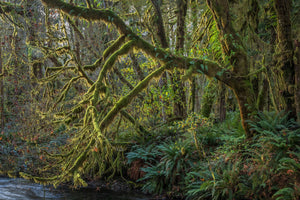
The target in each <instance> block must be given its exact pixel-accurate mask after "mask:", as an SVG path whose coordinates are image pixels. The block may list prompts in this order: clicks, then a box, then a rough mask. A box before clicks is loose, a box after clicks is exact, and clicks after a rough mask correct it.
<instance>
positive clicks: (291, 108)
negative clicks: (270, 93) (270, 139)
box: [274, 0, 297, 119]
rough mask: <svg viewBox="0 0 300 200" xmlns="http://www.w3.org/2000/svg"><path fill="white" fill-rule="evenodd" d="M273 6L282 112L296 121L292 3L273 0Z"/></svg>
mask: <svg viewBox="0 0 300 200" xmlns="http://www.w3.org/2000/svg"><path fill="white" fill-rule="evenodd" d="M274 5H275V10H276V14H277V39H278V52H276V53H277V54H276V59H277V67H278V68H279V69H280V70H281V71H282V77H281V78H282V79H283V80H284V83H285V84H284V85H282V88H281V93H282V96H283V98H284V101H285V107H284V110H285V111H286V112H287V113H289V118H290V119H292V118H293V119H296V118H297V113H296V105H295V88H296V86H295V65H294V61H293V56H294V48H293V41H292V24H291V17H290V11H291V7H292V1H291V0H286V1H282V0H275V1H274Z"/></svg>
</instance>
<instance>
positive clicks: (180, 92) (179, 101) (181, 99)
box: [172, 0, 187, 118]
mask: <svg viewBox="0 0 300 200" xmlns="http://www.w3.org/2000/svg"><path fill="white" fill-rule="evenodd" d="M177 7H178V12H177V31H176V47H175V48H176V51H177V52H178V53H179V54H180V55H182V54H183V52H184V40H185V38H184V37H185V30H184V29H185V17H186V13H187V1H186V0H177ZM172 84H173V91H174V93H175V95H174V110H173V114H174V115H175V116H176V117H181V118H184V117H186V115H187V111H186V110H187V109H186V95H185V90H184V83H182V81H181V78H180V72H179V71H177V70H176V69H175V70H174V73H173V77H172Z"/></svg>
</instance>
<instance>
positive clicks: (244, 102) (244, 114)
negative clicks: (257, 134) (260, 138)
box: [232, 78, 257, 138]
mask: <svg viewBox="0 0 300 200" xmlns="http://www.w3.org/2000/svg"><path fill="white" fill-rule="evenodd" d="M249 83H250V80H249V79H247V78H240V80H237V81H236V82H235V84H234V85H233V88H232V89H233V91H234V94H235V96H236V98H237V101H238V105H239V109H240V116H241V122H242V126H243V128H244V130H245V133H246V137H247V138H251V137H253V135H254V132H253V131H251V130H250V126H249V121H254V116H255V115H256V114H257V107H256V98H255V92H254V90H253V89H252V87H249V86H248V85H249Z"/></svg>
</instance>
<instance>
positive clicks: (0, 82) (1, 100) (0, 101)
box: [0, 40, 5, 131]
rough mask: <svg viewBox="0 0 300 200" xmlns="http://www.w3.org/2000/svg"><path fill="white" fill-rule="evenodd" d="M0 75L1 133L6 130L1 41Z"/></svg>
mask: <svg viewBox="0 0 300 200" xmlns="http://www.w3.org/2000/svg"><path fill="white" fill-rule="evenodd" d="M0 74H2V76H0V78H1V80H0V96H1V98H0V118H1V121H0V128H1V131H3V130H4V126H5V121H4V70H3V67H2V41H1V40H0Z"/></svg>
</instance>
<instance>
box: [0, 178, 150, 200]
mask: <svg viewBox="0 0 300 200" xmlns="http://www.w3.org/2000/svg"><path fill="white" fill-rule="evenodd" d="M36 199H41V200H42V199H47V200H52V199H66V200H94V199H95V200H98V199H99V200H148V199H150V198H148V197H146V196H145V195H141V194H134V193H124V192H123V193H118V192H112V191H105V192H96V191H88V192H87V191H84V192H83V191H82V192H81V191H72V190H67V191H66V190H64V191H62V190H56V189H53V188H50V187H44V186H42V185H39V184H35V183H31V182H29V181H27V180H24V179H19V178H18V179H11V178H0V200H36Z"/></svg>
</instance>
